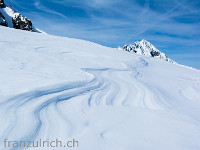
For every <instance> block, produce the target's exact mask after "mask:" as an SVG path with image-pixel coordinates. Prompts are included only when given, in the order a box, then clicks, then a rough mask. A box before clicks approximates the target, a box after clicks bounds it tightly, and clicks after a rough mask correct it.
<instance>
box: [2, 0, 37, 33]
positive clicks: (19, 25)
mask: <svg viewBox="0 0 200 150" xmlns="http://www.w3.org/2000/svg"><path fill="white" fill-rule="evenodd" d="M0 25H2V26H7V27H10V28H15V29H21V30H26V31H33V32H39V31H38V30H37V29H36V28H35V27H34V26H33V24H32V22H31V20H29V19H28V18H27V17H25V16H23V15H22V14H21V13H19V12H18V11H17V10H16V9H15V8H14V7H13V6H12V5H10V4H9V3H8V2H7V1H5V0H0Z"/></svg>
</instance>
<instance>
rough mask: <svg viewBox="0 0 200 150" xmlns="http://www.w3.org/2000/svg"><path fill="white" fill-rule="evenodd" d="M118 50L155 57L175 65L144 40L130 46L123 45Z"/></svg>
mask: <svg viewBox="0 0 200 150" xmlns="http://www.w3.org/2000/svg"><path fill="white" fill-rule="evenodd" d="M119 49H123V50H125V51H128V52H133V53H137V54H140V55H146V56H151V57H157V58H160V59H164V60H166V61H169V62H172V63H175V62H174V61H172V60H171V59H169V58H168V57H167V55H166V54H164V53H162V52H161V51H159V50H158V49H157V48H156V47H154V46H153V45H152V44H151V43H150V42H148V41H146V40H142V41H140V42H139V41H136V42H134V43H133V44H131V45H125V46H124V47H123V48H120V47H119Z"/></svg>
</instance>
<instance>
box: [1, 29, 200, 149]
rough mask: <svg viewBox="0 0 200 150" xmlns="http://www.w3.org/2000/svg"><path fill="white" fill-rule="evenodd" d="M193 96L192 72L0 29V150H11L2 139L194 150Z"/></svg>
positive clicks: (198, 103) (199, 107)
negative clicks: (64, 141)
mask: <svg viewBox="0 0 200 150" xmlns="http://www.w3.org/2000/svg"><path fill="white" fill-rule="evenodd" d="M199 93H200V71H199V70H195V69H190V68H186V67H182V66H179V65H176V64H173V63H170V62H167V61H164V60H162V59H158V58H154V57H149V56H142V55H141V56H140V55H131V54H130V53H127V52H124V51H117V50H116V49H113V48H108V47H104V46H101V45H98V44H95V43H91V42H87V41H83V40H78V39H71V38H64V37H56V36H51V35H47V34H39V33H32V32H25V31H21V30H14V29H9V28H5V27H0V127H1V128H0V141H1V142H0V143H1V144H0V146H1V149H2V150H10V149H17V148H5V147H4V145H3V141H4V139H8V140H12V141H14V140H17V141H19V140H24V141H25V140H27V141H28V140H39V139H44V140H45V139H51V140H55V139H56V138H58V139H60V140H67V139H70V138H75V139H77V140H79V148H75V149H76V150H199V149H200V136H199V135H200V118H199V114H200V94H199ZM19 149H22V148H19ZM29 149H31V150H32V149H35V148H29ZM46 149H52V148H45V150H46ZM54 149H57V148H54ZM58 149H59V150H62V149H66V148H58ZM72 149H73V148H72ZM39 150H44V148H39Z"/></svg>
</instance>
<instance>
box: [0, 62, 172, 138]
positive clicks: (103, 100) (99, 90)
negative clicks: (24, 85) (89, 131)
mask: <svg viewBox="0 0 200 150" xmlns="http://www.w3.org/2000/svg"><path fill="white" fill-rule="evenodd" d="M138 65H139V66H141V65H142V66H146V67H147V66H148V65H147V63H146V62H145V61H144V60H140V62H138V64H136V66H138ZM82 70H83V71H85V72H87V73H89V74H91V75H93V76H94V79H92V80H90V81H82V82H73V83H67V84H64V85H58V86H54V87H48V88H43V89H39V90H34V91H30V92H27V93H23V94H20V95H17V96H14V97H12V98H10V99H8V100H7V101H4V102H2V103H1V104H0V108H1V111H5V112H4V114H7V115H5V118H6V117H7V118H9V120H11V122H12V123H11V124H10V125H8V126H5V127H2V129H4V130H2V131H1V133H3V134H2V135H3V137H5V138H8V137H10V136H11V137H12V135H16V132H17V133H19V132H20V134H19V135H20V136H19V137H18V138H19V139H20V140H22V141H24V140H35V139H37V137H38V136H40V137H41V136H44V135H43V134H45V132H44V131H46V127H47V125H48V124H52V121H51V120H50V119H49V117H47V116H49V115H48V112H47V111H48V109H51V111H53V112H57V115H56V114H54V115H55V116H56V117H54V119H55V118H57V119H58V118H59V120H62V119H63V118H65V120H67V118H70V117H69V116H68V115H67V116H66V115H61V114H60V110H59V109H58V108H57V105H58V104H59V103H61V102H63V101H68V100H70V99H73V98H76V99H83V100H84V101H85V100H87V101H88V106H89V107H94V106H98V105H107V106H114V105H119V106H131V107H138V108H147V109H151V110H164V109H170V108H171V107H170V106H169V105H168V104H167V102H164V100H165V99H164V100H162V98H160V96H159V92H158V91H157V93H156V91H152V89H150V88H149V87H147V86H146V85H145V84H144V83H142V82H141V81H140V80H139V78H140V77H141V73H140V72H138V71H137V69H136V67H133V66H131V67H130V66H129V65H127V67H126V68H122V69H115V68H97V69H95V68H85V69H82ZM86 95H88V96H87V98H85V96H86ZM27 107H29V110H28V111H27ZM6 112H8V113H6ZM21 113H27V114H26V115H21ZM44 114H45V116H46V117H44V116H43V115H44ZM49 114H51V113H50V112H49ZM61 116H63V117H61ZM22 117H23V118H22ZM50 118H51V117H50ZM24 120H29V121H30V122H29V123H28V124H30V126H28V127H27V125H26V124H27V122H24ZM58 122H59V121H58ZM67 124H68V125H66V126H68V127H69V128H70V129H71V128H72V127H73V126H74V125H73V124H72V121H71V120H70V119H69V121H68V122H67ZM23 125H24V126H25V128H24V129H23V131H17V129H18V128H20V126H23ZM48 126H49V125H48ZM53 126H54V125H51V127H53ZM74 130H75V129H74ZM66 132H68V135H69V136H70V135H73V131H72V130H71V131H70V130H67V129H66ZM74 132H76V131H74ZM14 138H15V139H16V138H17V137H14ZM19 139H18V140H19Z"/></svg>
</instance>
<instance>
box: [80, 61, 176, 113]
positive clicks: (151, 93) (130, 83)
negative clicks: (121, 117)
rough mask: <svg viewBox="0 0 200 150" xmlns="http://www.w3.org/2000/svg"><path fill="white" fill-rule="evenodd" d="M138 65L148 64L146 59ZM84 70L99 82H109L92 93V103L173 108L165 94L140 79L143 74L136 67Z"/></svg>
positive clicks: (157, 108)
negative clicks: (161, 94)
mask: <svg viewBox="0 0 200 150" xmlns="http://www.w3.org/2000/svg"><path fill="white" fill-rule="evenodd" d="M144 64H145V65H144ZM137 65H142V66H146V67H147V66H148V65H147V63H144V60H142V61H141V63H139V64H136V66H137ZM84 70H85V71H86V72H88V73H91V74H92V75H94V76H95V78H96V79H97V80H98V81H99V82H104V83H107V86H106V87H105V88H104V89H101V90H99V91H96V92H95V93H93V94H92V95H91V97H90V99H89V104H90V105H121V106H132V107H139V108H148V109H153V110H154V109H155V110H160V109H172V108H173V105H172V104H169V103H168V102H167V100H166V99H165V98H164V96H160V95H159V91H156V90H152V89H150V88H149V87H148V86H146V85H145V84H144V83H143V82H142V81H141V80H140V79H139V78H140V77H141V76H142V74H141V73H140V72H138V71H137V69H136V67H133V66H130V65H127V68H125V69H113V68H101V69H99V68H98V69H84ZM161 97H162V98H161ZM166 97H167V96H166Z"/></svg>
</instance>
